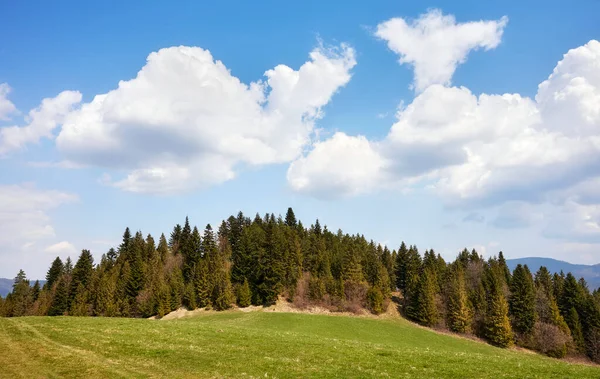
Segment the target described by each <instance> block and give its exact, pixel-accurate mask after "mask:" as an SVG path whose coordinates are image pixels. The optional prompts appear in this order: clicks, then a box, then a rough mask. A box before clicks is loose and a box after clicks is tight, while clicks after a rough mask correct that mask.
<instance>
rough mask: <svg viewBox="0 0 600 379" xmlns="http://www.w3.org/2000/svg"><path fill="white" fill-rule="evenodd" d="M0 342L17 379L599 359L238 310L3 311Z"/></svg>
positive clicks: (555, 364) (483, 366)
mask: <svg viewBox="0 0 600 379" xmlns="http://www.w3.org/2000/svg"><path fill="white" fill-rule="evenodd" d="M0 346H2V347H4V348H5V349H4V352H5V353H4V354H1V355H0V367H2V373H3V374H2V375H5V376H6V377H11V378H16V377H27V376H28V375H30V374H31V373H35V374H36V375H37V376H39V377H86V378H92V377H179V378H181V377H254V378H257V377H279V378H290V377H327V378H330V377H340V378H351V377H360V378H366V377H395V378H399V377H402V378H432V377H435V378H499V377H512V378H598V377H599V376H600V368H598V366H588V365H580V364H571V363H567V362H564V361H559V360H556V359H551V358H546V357H543V356H540V355H537V354H533V353H530V352H522V351H517V350H505V349H499V348H495V347H492V346H490V345H487V344H484V343H480V342H476V341H471V340H467V339H464V338H459V337H455V336H448V335H443V334H439V333H436V332H433V331H431V330H429V329H425V328H421V327H418V326H415V325H413V324H411V323H409V322H407V321H406V320H404V319H401V318H395V319H374V318H360V317H347V316H326V315H308V314H298V313H271V312H250V313H244V312H239V311H228V312H219V313H215V312H206V313H204V314H201V315H200V316H197V317H192V318H187V319H179V320H171V321H154V320H147V319H123V318H102V317H84V318H78V317H55V318H52V317H22V318H13V319H2V318H0ZM9 346H10V349H9V348H8V347H9Z"/></svg>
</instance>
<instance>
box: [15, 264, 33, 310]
mask: <svg viewBox="0 0 600 379" xmlns="http://www.w3.org/2000/svg"><path fill="white" fill-rule="evenodd" d="M10 295H11V303H12V314H11V316H15V317H16V316H25V315H26V313H27V311H28V310H29V307H30V306H31V303H32V302H33V301H32V297H31V288H30V287H29V280H27V276H26V275H25V271H23V270H19V273H18V274H17V276H16V277H15V280H14V283H13V290H12V293H11V294H10Z"/></svg>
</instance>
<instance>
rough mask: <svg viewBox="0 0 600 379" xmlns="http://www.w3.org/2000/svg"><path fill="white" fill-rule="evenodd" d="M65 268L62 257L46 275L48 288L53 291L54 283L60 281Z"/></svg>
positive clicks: (55, 261)
mask: <svg viewBox="0 0 600 379" xmlns="http://www.w3.org/2000/svg"><path fill="white" fill-rule="evenodd" d="M63 268H64V267H63V263H62V260H61V259H60V257H56V259H54V261H53V262H52V265H51V266H50V268H49V269H48V273H47V274H46V284H45V287H46V288H48V289H51V288H52V286H53V285H54V283H56V282H57V281H58V279H59V278H60V276H61V275H62V273H63Z"/></svg>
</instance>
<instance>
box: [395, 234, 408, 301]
mask: <svg viewBox="0 0 600 379" xmlns="http://www.w3.org/2000/svg"><path fill="white" fill-rule="evenodd" d="M407 261H408V249H407V248H406V244H405V243H404V241H402V244H401V245H400V248H399V249H398V253H397V254H396V267H395V268H396V287H398V289H399V290H400V291H402V292H403V293H404V291H405V290H406V265H407Z"/></svg>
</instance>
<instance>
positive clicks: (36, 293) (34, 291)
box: [31, 280, 41, 301]
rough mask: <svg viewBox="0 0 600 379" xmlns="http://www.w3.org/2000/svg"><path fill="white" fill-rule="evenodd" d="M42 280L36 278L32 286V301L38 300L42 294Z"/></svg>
mask: <svg viewBox="0 0 600 379" xmlns="http://www.w3.org/2000/svg"><path fill="white" fill-rule="evenodd" d="M40 291H41V289H40V281H39V280H36V281H35V283H34V284H33V287H32V288H31V301H36V300H37V299H38V297H39V296H40Z"/></svg>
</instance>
